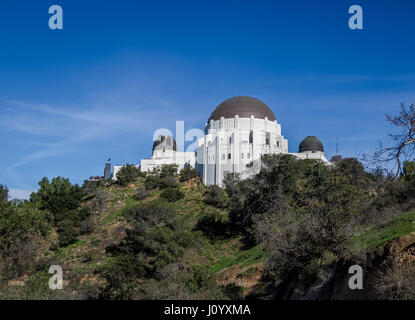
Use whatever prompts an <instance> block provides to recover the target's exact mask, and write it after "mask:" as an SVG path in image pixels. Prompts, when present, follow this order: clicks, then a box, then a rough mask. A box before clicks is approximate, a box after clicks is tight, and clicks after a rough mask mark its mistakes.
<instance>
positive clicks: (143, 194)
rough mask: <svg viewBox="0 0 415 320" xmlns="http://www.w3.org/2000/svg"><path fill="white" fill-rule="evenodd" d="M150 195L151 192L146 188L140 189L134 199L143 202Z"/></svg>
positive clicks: (136, 191)
mask: <svg viewBox="0 0 415 320" xmlns="http://www.w3.org/2000/svg"><path fill="white" fill-rule="evenodd" d="M149 195H150V192H148V191H147V190H146V188H144V187H139V188H137V189H136V190H135V194H134V196H133V197H134V199H135V200H137V201H140V200H143V199H145V198H147V197H148V196H149Z"/></svg>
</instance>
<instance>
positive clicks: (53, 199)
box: [0, 155, 415, 299]
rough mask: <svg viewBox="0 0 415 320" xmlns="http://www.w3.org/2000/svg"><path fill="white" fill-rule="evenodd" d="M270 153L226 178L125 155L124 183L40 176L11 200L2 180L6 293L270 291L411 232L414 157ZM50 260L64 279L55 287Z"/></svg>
mask: <svg viewBox="0 0 415 320" xmlns="http://www.w3.org/2000/svg"><path fill="white" fill-rule="evenodd" d="M262 163H263V166H262V169H261V172H260V173H259V174H258V175H257V176H255V177H252V178H250V179H246V180H241V179H240V178H239V177H238V176H237V175H228V176H227V177H226V179H225V186H226V187H225V188H224V189H221V188H219V187H217V186H209V187H207V186H204V185H203V184H202V183H201V181H200V179H199V178H198V177H197V174H196V172H195V171H194V170H193V169H191V168H186V169H184V170H183V171H182V172H180V173H179V174H177V173H176V172H177V167H175V166H173V165H172V166H163V167H162V168H161V169H159V170H155V171H154V172H151V173H150V174H147V175H145V174H143V173H141V172H140V171H139V170H138V169H137V168H135V167H134V166H127V167H125V168H124V169H122V170H121V171H120V172H119V174H118V177H119V178H121V179H119V180H118V181H117V182H113V181H99V182H89V181H86V182H85V183H84V184H83V186H82V187H80V186H77V185H72V184H71V183H70V181H69V180H67V179H64V178H61V177H58V178H54V179H52V181H49V180H48V179H46V178H44V179H42V181H40V182H39V187H40V188H39V191H37V192H36V193H33V194H32V196H31V198H30V201H8V200H7V188H5V187H4V186H0V195H3V196H1V197H0V253H1V257H2V259H1V263H0V268H1V279H0V280H1V288H0V298H2V299H244V298H271V297H272V296H273V290H274V289H275V283H277V282H278V281H283V280H285V279H287V276H288V275H291V274H293V273H296V274H301V275H303V276H305V277H309V278H313V277H314V276H315V275H316V273H317V272H318V270H319V269H321V268H322V267H323V266H324V265H327V264H330V263H332V262H333V261H338V260H340V259H345V258H347V257H348V256H350V254H351V253H353V254H356V253H366V252H369V251H375V252H380V251H381V250H380V251H379V250H378V248H383V246H384V245H386V244H387V243H388V241H390V240H393V239H396V238H399V237H401V236H403V235H410V234H413V232H414V231H415V210H414V207H415V174H414V173H413V172H412V171H410V170H409V169H410V168H411V165H407V166H406V168H407V169H408V170H407V171H406V172H405V173H404V174H403V175H402V176H401V177H399V178H397V179H394V178H393V177H389V176H385V175H383V174H381V173H380V172H366V171H365V170H364V169H363V166H362V165H361V163H359V161H357V160H356V159H352V158H346V159H340V160H338V161H337V162H336V165H335V166H332V167H327V166H324V165H323V164H322V163H320V162H318V161H312V160H297V159H296V158H294V157H292V156H289V155H265V156H263V158H262ZM4 194H6V196H4ZM379 254H380V253H379ZM51 265H60V266H61V267H62V269H63V280H64V281H63V285H64V288H63V289H62V290H54V291H53V290H50V289H49V288H48V280H49V278H50V276H51V274H49V273H48V270H49V267H50V266H51ZM393 298H396V296H393Z"/></svg>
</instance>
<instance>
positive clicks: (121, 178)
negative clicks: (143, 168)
mask: <svg viewBox="0 0 415 320" xmlns="http://www.w3.org/2000/svg"><path fill="white" fill-rule="evenodd" d="M138 177H140V170H139V169H138V168H137V167H136V166H134V165H132V164H129V163H127V164H126V165H125V166H124V167H122V168H121V169H120V171H118V172H117V183H118V184H120V185H122V186H126V185H127V184H129V183H130V182H132V181H134V180H136V179H137V178H138Z"/></svg>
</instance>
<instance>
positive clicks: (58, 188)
mask: <svg viewBox="0 0 415 320" xmlns="http://www.w3.org/2000/svg"><path fill="white" fill-rule="evenodd" d="M39 186H40V188H39V190H38V191H37V192H36V193H32V194H31V195H30V201H31V202H33V203H37V204H38V205H39V208H40V209H41V210H48V211H49V212H50V213H52V215H53V218H54V221H55V223H56V222H58V221H60V220H63V219H64V218H65V217H64V214H65V213H66V212H67V211H69V210H74V209H76V208H78V207H79V205H80V203H81V200H82V196H83V194H82V189H81V188H80V187H79V186H78V185H77V184H75V185H72V184H71V182H70V181H69V179H66V178H62V177H56V178H53V179H52V182H49V180H48V179H47V178H43V179H42V180H41V181H40V182H39Z"/></svg>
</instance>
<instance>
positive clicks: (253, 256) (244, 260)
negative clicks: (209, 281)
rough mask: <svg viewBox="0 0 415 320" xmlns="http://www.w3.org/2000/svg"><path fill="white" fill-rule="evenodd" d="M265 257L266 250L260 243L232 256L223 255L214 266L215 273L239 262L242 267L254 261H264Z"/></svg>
mask: <svg viewBox="0 0 415 320" xmlns="http://www.w3.org/2000/svg"><path fill="white" fill-rule="evenodd" d="M264 258H265V252H264V250H263V248H262V247H261V246H260V245H256V246H254V247H252V248H250V249H248V250H244V251H237V252H234V253H233V254H231V255H230V256H222V257H221V258H220V259H219V260H218V261H216V262H215V263H214V264H213V266H212V268H213V271H214V272H215V273H217V272H219V271H221V270H223V269H225V268H228V267H230V266H233V265H236V264H239V265H240V266H241V267H247V266H250V265H252V264H254V263H258V262H262V261H263V260H264Z"/></svg>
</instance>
